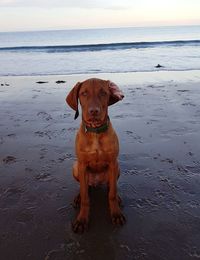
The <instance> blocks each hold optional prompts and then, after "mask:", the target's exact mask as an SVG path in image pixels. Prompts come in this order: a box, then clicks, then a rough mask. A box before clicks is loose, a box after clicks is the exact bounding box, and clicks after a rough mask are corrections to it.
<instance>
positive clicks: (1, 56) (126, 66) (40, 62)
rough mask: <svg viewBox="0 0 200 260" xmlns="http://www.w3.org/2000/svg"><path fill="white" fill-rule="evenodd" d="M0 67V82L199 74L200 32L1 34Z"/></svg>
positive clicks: (118, 30) (178, 28)
mask: <svg viewBox="0 0 200 260" xmlns="http://www.w3.org/2000/svg"><path fill="white" fill-rule="evenodd" d="M0 61H1V66H0V76H12V75H16V76H23V75H54V74H56V75H67V74H82V73H84V74H87V73H106V72H110V73H117V72H138V71H157V70H168V71H170V70H173V71H180V70H200V26H168V27H131V28H112V29H82V30H57V31H34V32H2V33H0ZM158 64H160V65H161V66H159V67H157V65H158Z"/></svg>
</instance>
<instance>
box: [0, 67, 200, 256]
mask: <svg viewBox="0 0 200 260" xmlns="http://www.w3.org/2000/svg"><path fill="white" fill-rule="evenodd" d="M91 76H93V77H94V76H97V77H100V78H105V79H110V80H113V81H114V82H115V83H117V84H118V85H119V86H120V87H121V89H122V90H123V91H124V94H125V98H124V100H123V101H122V102H118V103H117V104H115V105H113V106H112V107H110V112H109V115H110V118H111V120H112V123H113V126H114V127H115V130H116V132H117V133H118V136H119V139H120V156H119V162H120V167H121V176H120V179H119V182H118V187H119V193H120V195H121V198H122V201H123V212H124V214H125V216H126V218H127V223H126V225H125V226H123V227H120V228H115V227H113V226H112V224H111V221H110V218H109V212H108V204H107V193H106V190H105V189H104V188H96V189H92V191H91V219H90V226H89V231H88V232H87V233H85V234H83V235H77V234H74V233H73V232H72V229H71V222H72V220H73V219H74V217H75V216H76V214H77V210H75V209H74V208H73V207H72V204H71V203H72V201H73V198H74V196H75V195H76V194H77V193H78V190H79V185H78V183H76V181H75V180H74V179H73V178H72V174H71V168H72V164H73V161H74V159H75V155H74V138H75V133H76V130H77V128H78V126H79V123H80V118H78V120H76V121H74V120H73V117H74V112H73V111H72V110H71V109H70V108H69V107H67V105H66V104H65V97H66V95H67V93H68V92H69V90H70V89H71V87H72V86H73V85H74V84H75V83H76V82H77V81H80V80H83V79H86V78H89V77H91ZM56 81H61V82H59V84H58V82H57V83H56ZM62 81H66V82H65V83H64V82H62ZM36 82H37V83H36ZM199 140H200V71H191V72H154V73H124V74H99V75H72V76H47V77H42V76H37V77H36V76H35V77H4V78H0V258H1V259H2V260H10V259H11V260H15V259H16V260H18V259H19V260H24V259H34V260H40V259H44V260H55V259H56V260H62V259H75V260H76V259H84V260H85V259H97V260H98V259H117V260H118V259H119V260H121V259H153V260H157V259H159V260H162V259H166V260H169V259H170V260H171V259H174V260H179V259H180V260H184V259H199V258H200V188H199V187H200V143H199Z"/></svg>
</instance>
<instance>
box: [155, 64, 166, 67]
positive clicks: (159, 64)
mask: <svg viewBox="0 0 200 260" xmlns="http://www.w3.org/2000/svg"><path fill="white" fill-rule="evenodd" d="M155 68H164V66H162V65H160V64H158V65H156V66H155Z"/></svg>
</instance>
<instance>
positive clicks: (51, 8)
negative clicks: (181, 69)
mask: <svg viewBox="0 0 200 260" xmlns="http://www.w3.org/2000/svg"><path fill="white" fill-rule="evenodd" d="M186 24H188V25H190V24H200V0H86V1H84V0H65V1H64V0H0V31H23V30H45V29H74V28H105V27H125V26H154V25H155V26H156V25H186Z"/></svg>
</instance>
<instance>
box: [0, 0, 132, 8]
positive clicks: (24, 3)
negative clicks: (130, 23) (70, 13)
mask: <svg viewBox="0 0 200 260" xmlns="http://www.w3.org/2000/svg"><path fill="white" fill-rule="evenodd" d="M127 3H131V0H124V1H123V4H122V1H120V0H110V1H107V0H84V1H83V0H42V1H41V0H0V7H39V8H40V7H41V8H52V7H53V8H57V7H58V8H59V7H68V8H85V9H86V8H101V9H116V10H118V9H124V8H127Z"/></svg>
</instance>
